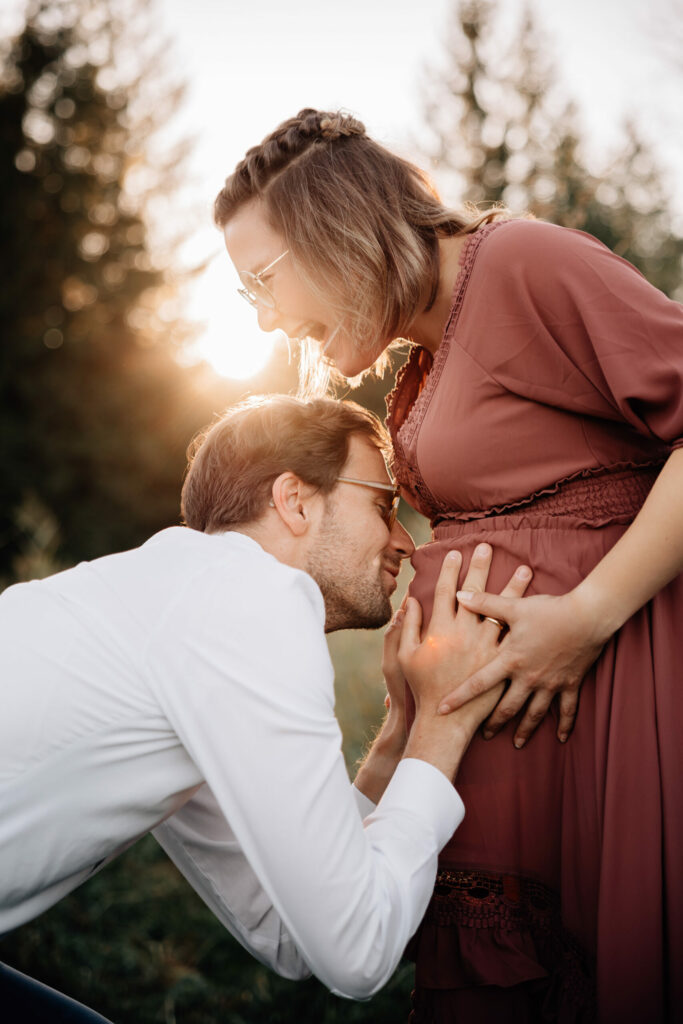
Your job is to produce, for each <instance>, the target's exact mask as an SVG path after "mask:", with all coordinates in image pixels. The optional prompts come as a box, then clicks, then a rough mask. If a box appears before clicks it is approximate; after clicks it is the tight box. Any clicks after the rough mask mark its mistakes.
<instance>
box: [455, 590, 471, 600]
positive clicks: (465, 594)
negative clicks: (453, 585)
mask: <svg viewBox="0 0 683 1024" xmlns="http://www.w3.org/2000/svg"><path fill="white" fill-rule="evenodd" d="M455 596H456V597H457V599H458V601H471V600H472V598H473V597H474V592H473V591H471V590H459V591H458V592H457V594H456V595H455Z"/></svg>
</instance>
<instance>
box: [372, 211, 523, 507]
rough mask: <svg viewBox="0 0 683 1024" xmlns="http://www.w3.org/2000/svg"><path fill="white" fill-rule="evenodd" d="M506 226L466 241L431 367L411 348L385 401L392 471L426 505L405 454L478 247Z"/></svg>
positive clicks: (417, 475)
mask: <svg viewBox="0 0 683 1024" xmlns="http://www.w3.org/2000/svg"><path fill="white" fill-rule="evenodd" d="M505 223H507V222H506V221H505V220H497V221H493V223H491V224H485V225H484V227H483V228H480V229H479V230H478V231H475V232H473V233H472V234H471V235H469V236H468V237H467V238H466V239H465V244H464V245H463V247H462V250H461V252H460V258H459V270H458V275H457V277H456V279H455V284H454V286H453V301H452V305H451V311H450V314H449V317H448V322H447V323H446V327H445V330H444V336H443V340H442V342H441V344H440V345H439V347H438V349H437V350H436V355H435V356H434V359H433V362H432V365H431V367H430V368H428V369H427V368H426V367H425V361H424V356H423V352H424V349H422V348H421V347H420V346H419V345H416V346H414V348H413V350H412V351H411V353H410V355H409V357H408V360H407V362H406V363H404V365H403V366H402V367H401V369H400V370H399V372H398V374H397V377H396V384H395V385H394V387H393V389H392V391H391V392H390V393H389V394H388V395H387V398H386V404H387V423H388V425H389V429H390V431H391V435H392V439H393V442H394V459H393V467H392V468H393V471H394V473H395V475H396V477H397V478H398V480H399V481H400V482H402V483H404V485H405V486H408V487H409V488H410V489H411V490H414V492H415V493H417V494H418V495H419V496H420V497H421V498H423V500H425V501H426V502H427V504H433V499H431V496H430V494H429V490H428V488H427V486H426V484H425V482H424V480H423V479H422V475H421V473H420V472H419V470H418V469H417V467H413V466H410V465H409V463H408V460H407V458H406V454H405V452H406V449H407V448H408V447H409V445H410V444H411V443H412V440H413V438H414V437H415V434H416V432H417V430H419V428H420V426H421V424H422V421H423V419H424V417H425V413H426V412H427V409H428V407H429V403H430V401H431V398H432V395H433V393H434V390H435V388H436V386H437V384H438V383H439V380H440V378H441V373H442V371H443V368H444V366H445V363H446V358H447V356H448V352H449V350H450V333H451V329H452V327H453V326H454V325H455V324H456V323H457V320H458V317H459V315H460V310H461V308H462V304H463V301H464V298H465V292H466V288H467V284H468V282H469V279H470V275H471V273H472V268H473V267H474V261H475V259H476V256H477V252H478V250H479V246H480V245H481V243H482V242H483V241H484V239H485V238H487V237H488V235H489V234H490V233H491V232H492V231H495V229H496V228H498V227H500V225H501V224H505ZM420 363H422V366H420ZM411 383H412V385H413V387H414V388H415V389H416V390H417V394H416V395H415V397H414V400H413V401H412V404H409V407H408V409H407V412H406V414H405V417H404V419H403V422H402V423H400V424H397V423H396V422H395V417H394V413H395V411H397V408H398V402H399V398H402V397H404V394H403V393H404V390H405V389H406V388H408V387H410V385H411Z"/></svg>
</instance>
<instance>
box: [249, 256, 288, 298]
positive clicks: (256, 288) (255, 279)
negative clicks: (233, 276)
mask: <svg viewBox="0 0 683 1024" xmlns="http://www.w3.org/2000/svg"><path fill="white" fill-rule="evenodd" d="M288 254H289V249H285V251H284V252H283V253H282V254H281V255H280V256H278V257H277V259H274V260H273V262H272V263H269V264H268V266H267V267H264V268H263V270H259V272H258V274H252V273H251V271H250V270H240V271H239V278H240V281H241V282H242V284H243V285H244V287H243V288H238V289H237V292H238V294H239V295H241V296H242V298H243V299H244V300H245V301H246V302H248V303H249V305H250V306H253V307H254V308H256V307H257V306H265V307H266V309H275V307H276V306H277V303H276V301H275V296H274V295H273V293H272V292H271V290H270V288H268V286H267V285H265V284H264V283H263V280H262V278H263V277H264V275H265V274H267V273H268V271H269V270H272V269H273V267H274V266H275V264H276V263H279V262H280V260H283V259H284V258H285V256H287V255H288Z"/></svg>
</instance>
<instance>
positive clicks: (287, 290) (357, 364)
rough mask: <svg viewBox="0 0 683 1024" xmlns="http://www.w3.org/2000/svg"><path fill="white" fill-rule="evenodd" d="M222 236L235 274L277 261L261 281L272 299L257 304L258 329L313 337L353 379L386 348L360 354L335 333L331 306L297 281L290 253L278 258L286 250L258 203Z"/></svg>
mask: <svg viewBox="0 0 683 1024" xmlns="http://www.w3.org/2000/svg"><path fill="white" fill-rule="evenodd" d="M223 233H224V236H225V244H226V247H227V250H228V255H229V256H230V259H231V260H232V262H233V264H234V266H235V269H236V270H237V272H238V273H242V272H243V271H248V272H249V273H251V274H254V275H256V274H260V272H261V271H262V270H264V269H265V268H266V267H268V266H269V264H271V263H273V261H275V260H277V263H276V265H275V266H274V267H273V268H272V269H270V270H268V271H267V273H265V274H263V275H262V276H261V277H260V281H261V282H262V283H263V284H264V285H265V286H266V288H267V289H268V291H269V292H270V293H271V295H272V296H273V299H274V300H275V308H274V309H271V308H269V306H267V305H265V304H263V303H261V302H258V303H257V305H256V314H257V317H258V323H259V327H260V328H261V330H263V331H275V330H278V329H279V330H281V331H284V332H285V334H286V335H287V336H288V337H289V338H302V337H312V338H315V339H316V340H317V341H318V342H320V345H321V348H322V350H323V351H324V353H325V355H326V357H327V358H328V359H329V360H330V361H331V362H333V363H334V365H335V366H336V367H337V369H338V370H339V372H340V373H342V374H343V375H344V376H345V377H355V376H356V374H359V373H361V372H362V371H363V370H367V369H368V367H370V366H372V364H373V363H374V362H375V360H376V359H378V358H379V356H380V355H381V354H382V352H383V350H384V348H385V347H386V346H385V345H384V344H383V343H381V342H380V343H378V345H377V346H373V348H372V350H370V351H366V352H359V351H358V349H357V348H356V347H355V346H354V344H353V342H352V341H351V339H350V338H349V337H348V335H346V334H345V332H344V331H342V330H339V329H338V323H337V316H336V314H335V312H334V310H333V309H332V307H331V306H330V305H328V304H327V303H325V302H324V301H322V300H321V299H320V298H318V297H316V296H315V295H313V294H312V293H311V291H310V289H309V288H308V287H307V286H306V284H305V283H304V282H303V281H302V280H301V278H300V277H299V275H298V274H297V269H296V263H295V262H294V258H293V257H292V255H291V253H288V255H286V256H285V257H284V258H283V259H278V257H279V256H282V254H283V253H284V252H285V251H286V250H287V243H286V242H285V240H284V238H283V237H282V235H280V234H278V232H277V231H275V230H274V229H273V228H272V227H271V225H270V224H269V222H268V218H267V216H266V212H265V210H264V208H263V205H262V203H260V202H259V201H258V200H253V201H252V202H249V203H246V204H245V205H244V206H243V207H241V208H240V209H239V210H238V211H237V213H236V214H235V216H234V217H233V218H232V219H231V220H229V221H228V223H227V224H226V226H225V229H224V232H223Z"/></svg>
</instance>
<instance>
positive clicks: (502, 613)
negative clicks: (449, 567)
mask: <svg viewBox="0 0 683 1024" xmlns="http://www.w3.org/2000/svg"><path fill="white" fill-rule="evenodd" d="M455 596H456V598H457V599H458V602H459V604H461V605H462V606H463V608H467V609H468V610H469V611H471V612H476V613H477V614H478V615H490V616H491V618H494V619H500V620H501V622H507V623H512V622H514V620H515V618H516V617H517V606H518V604H519V602H520V600H521V598H518V597H503V595H502V594H477V593H475V592H474V591H472V590H459V591H458V592H457V594H456V595H455Z"/></svg>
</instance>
